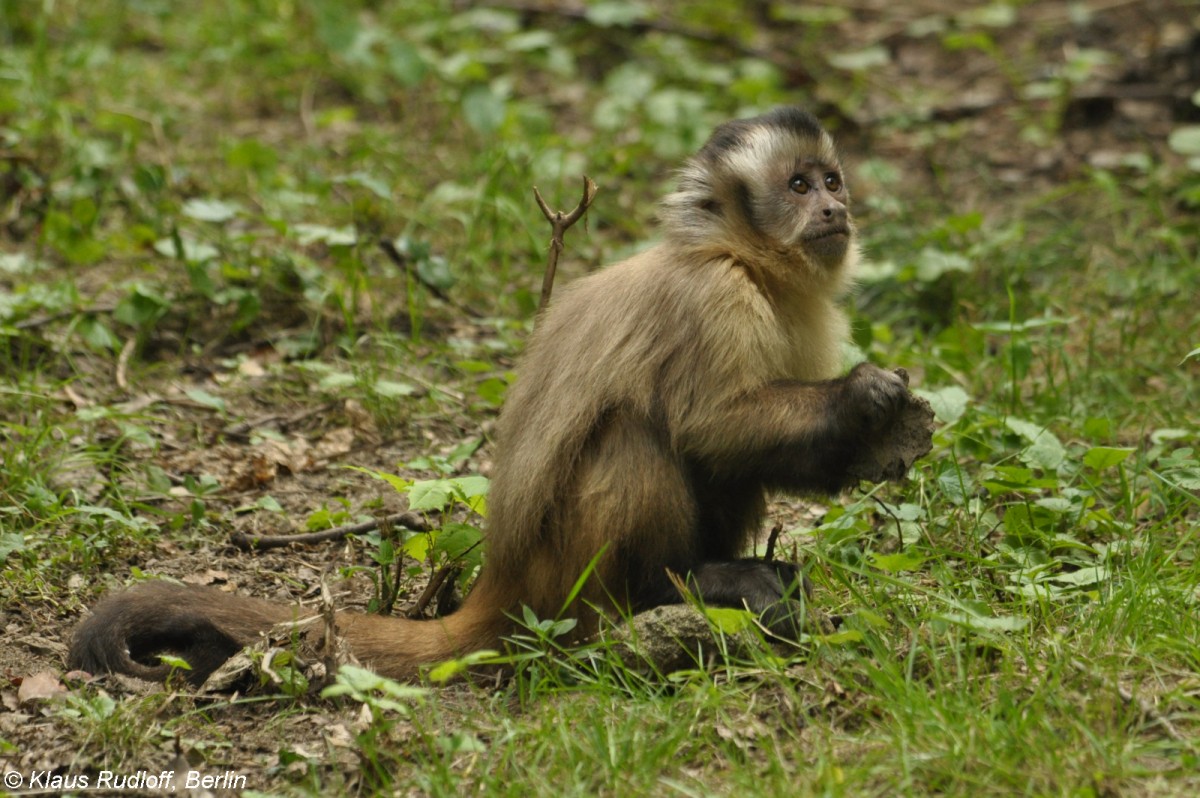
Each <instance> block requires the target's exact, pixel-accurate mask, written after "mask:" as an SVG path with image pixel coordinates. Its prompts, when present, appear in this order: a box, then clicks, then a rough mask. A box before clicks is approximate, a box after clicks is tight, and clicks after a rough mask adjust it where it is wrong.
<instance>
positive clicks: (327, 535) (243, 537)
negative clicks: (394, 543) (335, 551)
mask: <svg viewBox="0 0 1200 798" xmlns="http://www.w3.org/2000/svg"><path fill="white" fill-rule="evenodd" d="M385 524H386V525H389V526H400V527H404V528H405V529H411V530H412V531H413V532H428V531H429V530H430V529H431V527H430V526H429V522H428V521H426V520H425V519H424V518H422V517H421V516H419V515H417V514H416V513H409V512H404V513H396V514H394V515H388V516H384V517H383V518H373V519H371V520H370V521H363V522H362V523H361V524H348V525H346V526H339V527H335V528H333V529H325V530H322V531H320V532H306V533H303V534H299V535H248V534H246V533H245V532H234V533H233V534H232V535H230V537H229V541H230V542H231V543H232V544H233V545H235V546H237V547H238V548H239V549H244V550H246V551H265V550H266V549H282V548H285V547H287V546H291V545H293V544H295V545H309V544H313V543H325V542H326V541H330V540H341V539H342V538H344V537H346V536H347V535H361V534H364V533H366V532H373V531H374V530H376V529H378V528H380V527H381V526H383V525H385Z"/></svg>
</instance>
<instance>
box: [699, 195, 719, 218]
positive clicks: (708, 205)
mask: <svg viewBox="0 0 1200 798" xmlns="http://www.w3.org/2000/svg"><path fill="white" fill-rule="evenodd" d="M697 206H698V207H699V208H700V210H702V211H707V212H708V213H711V214H712V215H713V216H720V215H721V203H720V202H717V201H716V200H715V199H713V198H712V197H706V198H705V199H703V200H701V201H700V202H699V203H697Z"/></svg>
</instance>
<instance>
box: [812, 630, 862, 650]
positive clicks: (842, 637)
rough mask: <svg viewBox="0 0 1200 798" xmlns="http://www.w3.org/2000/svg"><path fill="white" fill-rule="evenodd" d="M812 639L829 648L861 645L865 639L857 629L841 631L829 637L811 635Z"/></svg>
mask: <svg viewBox="0 0 1200 798" xmlns="http://www.w3.org/2000/svg"><path fill="white" fill-rule="evenodd" d="M812 638H813V639H814V640H819V641H821V642H822V643H826V644H828V645H831V646H844V645H849V644H851V643H861V642H862V641H863V640H864V639H865V635H863V633H862V632H860V631H858V630H857V629H843V630H841V631H837V632H834V633H833V634H830V635H812Z"/></svg>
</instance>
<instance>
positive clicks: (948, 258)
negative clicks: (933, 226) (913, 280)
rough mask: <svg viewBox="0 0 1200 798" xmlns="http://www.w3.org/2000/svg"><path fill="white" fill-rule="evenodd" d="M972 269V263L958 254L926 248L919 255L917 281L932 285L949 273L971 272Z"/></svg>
mask: <svg viewBox="0 0 1200 798" xmlns="http://www.w3.org/2000/svg"><path fill="white" fill-rule="evenodd" d="M971 269H972V265H971V261H969V260H967V259H966V258H965V257H963V256H962V255H960V254H958V253H957V252H945V251H943V250H940V249H934V248H933V247H926V248H925V249H923V250H921V252H920V253H919V254H918V255H917V279H918V280H920V281H921V282H923V283H932V282H933V281H934V280H936V279H938V278H939V277H941V276H942V275H943V274H947V273H949V272H969V271H971Z"/></svg>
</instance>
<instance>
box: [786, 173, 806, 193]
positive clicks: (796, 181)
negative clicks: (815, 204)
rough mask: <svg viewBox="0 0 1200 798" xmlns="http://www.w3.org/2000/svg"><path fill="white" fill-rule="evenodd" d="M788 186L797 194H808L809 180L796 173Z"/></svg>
mask: <svg viewBox="0 0 1200 798" xmlns="http://www.w3.org/2000/svg"><path fill="white" fill-rule="evenodd" d="M788 188H790V189H791V190H792V191H795V192H796V193H797V194H807V193H808V181H807V180H805V179H804V178H803V177H801V176H800V175H795V176H794V177H793V178H792V179H791V180H790V181H788Z"/></svg>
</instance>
